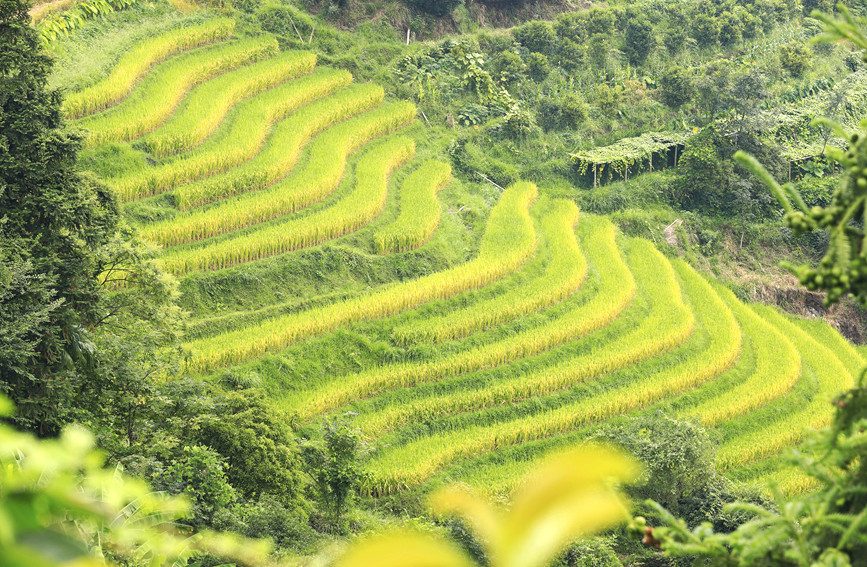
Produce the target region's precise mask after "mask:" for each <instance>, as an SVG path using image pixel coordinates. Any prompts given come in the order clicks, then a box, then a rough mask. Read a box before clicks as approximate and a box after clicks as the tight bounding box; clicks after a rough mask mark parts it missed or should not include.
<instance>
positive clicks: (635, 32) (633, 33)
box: [623, 12, 654, 65]
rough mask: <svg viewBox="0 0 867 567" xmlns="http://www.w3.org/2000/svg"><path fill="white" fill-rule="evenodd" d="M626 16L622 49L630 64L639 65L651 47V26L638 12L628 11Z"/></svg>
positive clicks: (652, 42)
mask: <svg viewBox="0 0 867 567" xmlns="http://www.w3.org/2000/svg"><path fill="white" fill-rule="evenodd" d="M628 18H629V20H628V21H627V23H626V33H625V38H626V39H625V45H624V48H623V51H624V52H626V57H627V59H629V62H630V63H631V64H633V65H641V64H643V63H644V61H645V60H647V56H648V55H649V54H650V51H651V50H652V49H653V44H654V38H653V26H651V25H650V22H649V21H648V20H647V18H646V17H645V16H643V15H641V14H638V13H634V12H631V13H629V15H628Z"/></svg>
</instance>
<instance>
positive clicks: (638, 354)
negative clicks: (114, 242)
mask: <svg viewBox="0 0 867 567" xmlns="http://www.w3.org/2000/svg"><path fill="white" fill-rule="evenodd" d="M233 29H234V25H233V22H232V21H231V20H227V19H214V20H210V21H206V22H204V23H198V24H196V25H193V26H189V27H185V28H177V29H174V30H170V31H167V32H164V33H162V34H161V35H158V36H154V37H152V38H147V39H146V40H144V41H141V42H140V43H138V44H135V45H130V46H129V48H128V50H127V52H126V53H127V54H126V55H124V56H122V57H120V58H119V59H118V61H117V62H116V64H115V66H114V68H113V69H111V70H110V72H109V73H108V74H107V75H106V76H105V77H104V79H102V80H100V81H99V82H96V83H95V84H93V85H91V86H89V87H87V88H84V89H83V90H80V91H79V92H76V93H72V94H71V95H70V96H69V97H68V99H67V102H66V105H65V109H66V112H67V114H68V116H69V118H70V119H73V120H74V121H75V123H76V124H77V125H78V126H80V127H81V128H82V129H85V130H88V131H89V132H90V135H89V137H88V138H87V144H88V146H89V148H90V149H89V150H88V152H87V159H89V160H90V161H91V162H92V163H96V164H99V167H98V169H99V170H100V171H101V172H103V177H104V179H105V182H106V183H107V184H108V185H109V186H111V187H113V188H114V189H115V190H116V192H117V194H118V197H119V199H120V201H121V202H122V203H123V206H124V207H125V208H126V210H127V212H128V213H129V217H130V219H131V221H132V222H133V223H135V224H137V225H138V227H139V231H140V233H141V235H142V236H143V237H144V238H145V239H147V240H149V241H150V242H152V243H153V244H154V245H155V246H156V247H157V248H158V249H159V250H160V252H159V254H160V258H161V262H162V264H163V266H164V268H165V269H166V270H167V271H168V272H171V273H173V274H175V275H176V276H178V277H180V278H181V280H182V281H181V289H182V290H184V292H185V293H186V294H189V298H188V304H189V305H190V306H192V307H193V308H194V309H193V310H194V320H193V321H192V323H191V327H190V333H189V336H188V338H187V342H186V343H185V348H186V349H187V351H188V352H189V357H188V359H187V362H186V368H185V371H186V372H187V373H188V374H191V375H204V376H207V377H209V379H213V380H222V381H229V382H231V383H235V384H240V383H249V382H251V381H252V382H255V383H258V384H261V385H263V386H264V387H265V388H266V389H267V391H268V392H269V393H270V394H271V395H272V396H273V398H274V399H275V401H276V402H277V404H278V405H279V406H281V407H282V408H283V409H285V410H286V411H287V412H288V413H289V414H290V415H292V416H293V422H294V423H295V424H296V425H298V426H301V427H303V426H304V425H305V424H312V423H316V421H317V420H318V419H320V418H322V417H323V416H329V415H338V414H346V413H347V412H354V414H357V416H356V417H355V423H356V425H358V427H360V428H361V430H362V431H363V432H364V434H365V436H366V437H367V438H368V439H370V441H371V442H372V443H373V447H374V451H373V453H372V454H371V455H370V458H369V460H368V461H367V463H366V467H367V469H368V473H369V474H368V475H367V476H366V479H367V480H366V481H365V482H366V485H365V487H364V488H365V490H366V491H367V492H368V493H369V494H371V495H383V494H388V493H392V492H395V491H400V490H416V489H418V490H424V489H426V487H429V486H431V485H432V484H436V483H438V482H441V481H442V480H444V479H459V480H463V481H465V482H468V483H470V484H473V485H476V486H478V487H480V488H481V489H483V490H486V491H488V492H492V493H498V492H505V491H508V490H509V488H510V487H511V486H512V485H513V484H514V483H515V482H516V479H519V478H520V477H521V476H522V475H523V474H524V472H525V471H526V470H527V469H528V468H530V467H532V465H533V462H534V461H535V460H536V459H537V458H539V457H541V456H543V455H545V454H546V453H548V452H550V451H553V450H555V449H557V448H559V447H562V446H564V445H567V444H571V443H577V442H580V440H581V439H582V438H584V437H586V436H587V435H588V434H589V433H590V432H592V431H593V430H594V429H595V428H598V427H600V426H601V425H604V424H605V423H606V422H609V421H611V420H618V419H623V418H624V417H625V416H629V415H634V414H636V413H639V412H647V411H657V410H659V409H662V410H664V411H665V412H666V413H668V414H669V415H676V416H680V417H685V418H691V419H695V420H698V421H700V422H701V423H703V424H704V425H705V426H707V427H708V428H712V429H714V430H716V431H718V432H719V436H720V438H721V439H722V445H721V448H720V450H719V453H718V462H719V465H720V467H721V468H722V469H724V470H726V471H727V472H728V473H729V474H731V476H733V477H735V478H738V479H741V480H747V481H762V480H767V479H774V480H775V481H777V482H780V483H781V484H782V485H783V486H784V487H786V488H788V489H791V490H800V489H804V488H808V486H807V485H805V484H804V479H803V478H800V477H798V476H797V475H796V474H795V473H793V472H792V471H791V470H789V469H787V468H785V466H784V465H782V464H781V463H782V462H781V460H780V454H781V453H782V452H783V451H784V450H785V449H786V448H787V447H790V446H792V445H795V444H797V443H798V442H799V441H800V440H801V439H802V437H803V435H804V430H805V428H807V427H820V426H822V425H824V424H826V423H828V420H829V419H830V416H831V408H830V405H829V404H828V400H829V399H830V397H831V396H832V395H834V394H835V393H836V392H839V391H841V390H842V389H845V388H847V387H849V386H850V385H851V384H852V381H853V376H854V375H855V374H856V373H857V372H858V371H859V369H860V367H861V366H863V365H864V362H865V361H864V358H863V357H862V355H861V353H859V351H857V350H856V349H855V348H854V347H853V346H852V345H851V344H849V343H848V342H847V341H846V340H845V339H843V338H842V337H841V336H840V335H839V334H837V333H836V331H834V330H833V329H831V328H830V327H828V326H827V325H826V324H824V323H822V322H819V321H802V320H796V319H793V318H790V317H788V316H784V315H781V314H780V313H778V312H777V311H775V310H774V309H772V308H769V307H766V306H761V305H746V304H744V303H742V302H741V301H739V300H738V299H737V298H736V297H735V296H734V295H733V294H732V293H731V292H730V291H729V290H727V289H726V288H724V287H722V286H721V285H718V284H716V283H714V282H712V281H709V280H708V279H706V278H705V277H704V276H702V275H701V274H699V273H698V272H697V271H696V270H694V269H693V268H692V267H690V266H689V265H688V264H686V263H684V262H683V261H681V260H677V259H672V258H671V257H669V256H667V255H665V254H664V253H663V252H661V251H659V250H658V249H656V248H655V247H654V246H653V245H652V244H651V243H650V242H648V241H644V240H639V239H633V238H625V237H623V236H622V235H621V234H620V233H619V232H618V230H617V229H616V228H615V226H614V225H613V224H612V223H611V222H610V221H609V220H607V219H605V218H602V217H594V216H592V215H586V214H582V213H581V212H580V211H579V210H578V209H577V207H576V206H575V204H574V203H573V202H571V201H567V200H564V199H553V198H550V197H547V196H546V195H545V191H544V188H539V187H536V186H535V185H533V184H531V183H524V182H521V183H516V184H515V185H513V186H511V187H509V188H507V189H505V190H504V191H502V192H500V191H498V190H495V189H494V188H492V187H490V186H488V187H469V186H465V185H463V184H462V183H461V182H460V181H457V180H454V179H453V178H452V171H451V168H450V167H449V165H448V164H446V163H444V162H443V161H442V159H441V158H440V157H438V155H437V153H436V151H434V150H432V149H431V148H430V147H429V145H428V144H427V143H426V139H425V135H424V128H425V126H423V125H420V124H418V122H417V121H416V120H415V115H416V109H415V107H414V106H413V105H412V104H409V103H407V102H403V101H393V100H386V99H385V96H384V93H383V90H382V89H381V88H380V87H378V86H376V85H370V84H357V83H355V82H354V81H353V77H352V76H351V75H350V74H349V73H348V72H346V71H342V70H337V69H329V68H327V67H322V66H318V65H317V62H316V57H315V56H314V55H313V54H312V53H307V52H298V51H289V52H280V51H279V49H278V47H277V44H276V42H275V40H274V39H273V38H270V37H267V36H263V37H253V38H244V39H235V38H233V36H232V33H233ZM156 101H159V103H158V104H157V103H156ZM117 156H122V157H123V159H118V157H117ZM462 246H463V248H461V247H462ZM443 250H447V251H449V254H451V256H450V257H451V261H450V262H445V263H443V262H439V263H437V262H436V261H435V260H436V259H437V258H440V259H441V258H443V257H446V256H449V254H447V253H445V252H443ZM365 270H366V271H365ZM359 274H366V280H364V281H360V278H359V277H358V275H359ZM383 274H385V275H383ZM350 276H351V277H350ZM344 278H345V281H344ZM299 282H301V283H300V284H299ZM293 285H297V289H295V288H293ZM214 298H222V299H220V300H216V299H214ZM224 299H225V300H228V301H232V302H233V303H232V304H231V305H225V304H222V303H221V301H222V300H224ZM233 381H234V382H233ZM245 381H246V382H245Z"/></svg>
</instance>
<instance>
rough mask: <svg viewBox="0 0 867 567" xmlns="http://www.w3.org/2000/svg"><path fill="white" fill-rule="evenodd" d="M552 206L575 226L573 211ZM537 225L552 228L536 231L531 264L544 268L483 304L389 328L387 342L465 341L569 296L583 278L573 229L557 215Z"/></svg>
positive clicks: (563, 204)
mask: <svg viewBox="0 0 867 567" xmlns="http://www.w3.org/2000/svg"><path fill="white" fill-rule="evenodd" d="M554 206H555V207H557V208H559V209H564V210H563V215H566V217H567V218H568V217H569V216H571V218H572V221H571V224H572V227H574V225H575V223H577V222H578V207H576V206H575V205H574V204H573V203H571V202H569V201H565V200H558V201H556V202H555V204H554ZM543 222H547V223H553V226H551V227H543V228H542V231H541V237H542V238H543V242H542V247H541V254H539V255H538V256H537V258H536V260H535V262H539V263H543V264H544V266H545V269H544V272H543V273H542V274H541V275H540V276H539V277H536V278H528V279H527V280H525V281H523V282H521V283H520V284H518V285H516V286H514V287H512V288H511V289H509V290H508V291H507V292H506V293H503V294H502V295H499V296H497V297H494V298H491V299H489V300H486V301H482V302H476V303H473V304H471V305H468V306H467V307H465V308H462V309H456V310H454V311H451V312H449V313H447V314H445V315H441V316H439V317H429V318H425V319H423V320H421V321H416V322H413V323H409V324H404V325H400V326H398V327H395V328H394V330H393V331H392V334H391V336H392V339H393V340H394V341H395V342H396V343H397V344H401V345H409V344H413V343H421V342H435V341H437V342H439V341H444V340H451V339H457V338H460V337H465V336H467V335H469V334H470V333H473V332H478V331H479V330H481V329H484V328H487V327H492V326H494V325H496V324H498V323H501V322H504V321H508V320H509V319H512V318H514V317H516V316H519V315H526V314H529V313H532V312H534V311H537V310H539V309H541V308H542V307H545V306H548V305H552V304H554V303H556V302H558V301H560V300H562V299H564V298H565V297H567V296H568V295H570V294H571V293H573V292H574V291H575V290H576V289H578V288H579V287H580V286H581V283H582V282H583V281H584V278H585V277H586V276H587V262H586V261H585V258H584V255H583V254H581V251H580V250H579V248H578V242H577V241H576V240H575V235H574V230H573V228H570V227H569V226H568V225H567V224H564V223H563V222H561V220H560V216H558V215H546V216H545V217H544V218H543ZM547 239H551V240H550V241H548V240H547ZM529 268H530V266H528V270H529Z"/></svg>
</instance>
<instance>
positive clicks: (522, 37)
mask: <svg viewBox="0 0 867 567" xmlns="http://www.w3.org/2000/svg"><path fill="white" fill-rule="evenodd" d="M514 33H515V39H516V40H517V41H518V43H520V44H521V45H523V46H524V47H526V48H527V49H528V50H530V51H531V52H536V53H542V54H545V55H550V54H551V53H552V52H553V51H554V48H555V46H556V45H557V34H556V33H554V27H553V26H552V25H551V23H550V22H546V21H543V20H533V21H531V22H527V23H526V24H523V25H521V26H518V27H517V28H515V32H514Z"/></svg>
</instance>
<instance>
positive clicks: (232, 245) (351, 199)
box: [163, 137, 415, 273]
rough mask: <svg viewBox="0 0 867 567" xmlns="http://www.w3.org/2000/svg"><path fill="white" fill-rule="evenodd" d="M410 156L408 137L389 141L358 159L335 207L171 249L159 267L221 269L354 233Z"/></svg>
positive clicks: (369, 216) (381, 202)
mask: <svg viewBox="0 0 867 567" xmlns="http://www.w3.org/2000/svg"><path fill="white" fill-rule="evenodd" d="M414 152H415V144H414V143H413V141H412V140H410V139H409V138H404V137H398V138H393V139H390V140H388V141H387V142H386V143H384V144H382V145H380V146H378V147H377V148H376V149H374V150H371V151H370V152H369V154H368V155H366V156H365V157H364V158H362V160H361V161H360V162H359V164H358V167H357V172H356V173H357V175H356V187H355V190H354V191H352V192H351V193H350V194H349V195H347V196H346V198H344V199H342V200H340V201H338V202H337V203H336V204H335V205H334V206H332V207H328V208H326V209H322V210H320V211H317V212H315V213H311V214H310V215H307V216H304V217H301V218H299V219H290V220H288V221H286V222H280V223H279V224H274V225H269V226H266V227H264V228H259V229H257V230H255V231H253V232H251V233H249V234H244V235H242V236H238V237H236V238H231V239H229V240H223V241H221V242H218V243H216V244H212V245H210V246H205V247H204V248H192V249H187V250H178V251H169V252H168V253H166V254H165V255H164V256H163V265H164V266H165V267H166V268H167V269H169V270H171V271H173V272H175V273H178V272H180V271H190V270H194V269H198V270H201V269H221V268H226V267H228V266H232V265H234V264H240V263H243V262H250V261H253V260H258V259H260V258H266V257H268V256H274V255H277V254H283V253H286V252H291V251H292V250H298V249H300V248H304V247H306V246H313V245H315V244H319V243H321V242H324V241H326V240H331V239H332V238H337V237H338V236H341V235H343V234H346V233H348V232H352V231H353V230H358V229H359V228H361V227H362V226H364V225H365V224H367V223H369V222H370V221H371V220H373V219H374V218H375V217H376V215H378V214H379V213H380V212H381V211H382V207H383V206H384V205H385V198H386V196H387V194H388V176H389V175H390V173H391V171H392V170H393V169H394V168H396V167H397V166H399V165H400V164H401V163H404V162H406V161H407V160H408V159H410V158H411V157H412V155H413V153H414Z"/></svg>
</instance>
